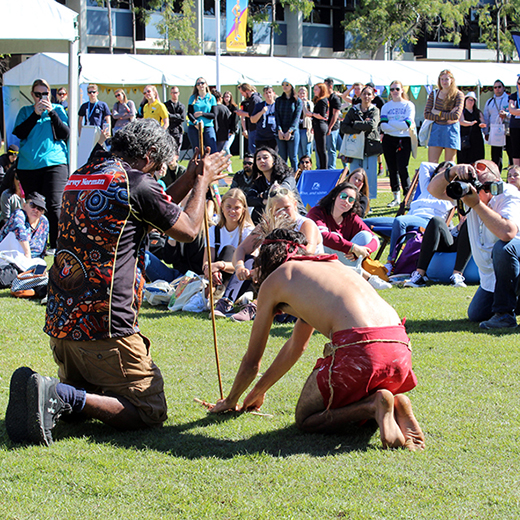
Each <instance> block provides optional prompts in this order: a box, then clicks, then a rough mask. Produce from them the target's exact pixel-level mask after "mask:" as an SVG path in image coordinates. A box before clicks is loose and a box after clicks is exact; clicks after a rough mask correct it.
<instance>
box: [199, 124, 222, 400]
mask: <svg viewBox="0 0 520 520" xmlns="http://www.w3.org/2000/svg"><path fill="white" fill-rule="evenodd" d="M198 130H199V147H200V148H199V149H200V157H201V158H202V157H204V153H205V150H204V123H203V122H202V121H201V122H199V123H198ZM204 231H205V234H206V256H207V258H208V273H209V275H208V279H209V308H210V314H211V325H212V327H213V346H214V348H215V361H216V363H217V375H218V386H219V390H220V398H221V399H224V390H223V389H222V376H221V374H220V360H219V355H218V346H217V326H216V320H215V308H214V306H213V274H212V272H211V248H210V246H209V224H208V208H207V205H206V201H204Z"/></svg>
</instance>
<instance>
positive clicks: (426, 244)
mask: <svg viewBox="0 0 520 520" xmlns="http://www.w3.org/2000/svg"><path fill="white" fill-rule="evenodd" d="M455 252H456V253H457V257H456V260H455V267H454V268H453V274H452V275H451V277H450V280H451V285H452V286H453V287H466V284H465V283H464V276H463V274H462V273H463V271H464V269H465V267H466V265H467V264H468V261H469V259H470V258H471V247H470V245H469V237H468V225H467V223H466V218H465V217H461V219H460V222H459V224H458V225H457V226H455V227H452V228H451V229H449V228H448V225H447V224H446V221H445V220H444V219H442V218H440V217H433V218H432V219H431V220H430V222H428V225H427V226H426V229H425V231H424V236H423V241H422V244H421V252H420V254H419V261H418V262H417V269H416V270H415V271H414V272H413V273H412V276H411V277H410V279H409V280H406V282H405V283H404V286H405V287H426V282H427V281H428V277H427V276H426V271H427V270H428V266H429V265H430V262H431V259H432V258H433V255H434V254H435V253H455Z"/></svg>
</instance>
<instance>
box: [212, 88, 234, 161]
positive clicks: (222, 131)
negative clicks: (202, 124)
mask: <svg viewBox="0 0 520 520" xmlns="http://www.w3.org/2000/svg"><path fill="white" fill-rule="evenodd" d="M212 94H213V95H214V96H215V99H216V101H217V104H216V105H215V106H214V107H212V109H211V111H212V112H213V114H215V123H214V124H215V135H216V138H217V151H219V152H220V151H221V150H223V149H224V146H225V144H226V141H227V140H228V136H229V125H230V124H231V117H232V116H231V112H230V110H229V108H228V107H227V106H226V105H223V104H222V94H221V93H220V92H219V91H218V90H213V91H212Z"/></svg>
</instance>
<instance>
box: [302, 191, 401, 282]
mask: <svg viewBox="0 0 520 520" xmlns="http://www.w3.org/2000/svg"><path fill="white" fill-rule="evenodd" d="M358 206H359V202H358V189H357V188H356V186H355V185H354V184H350V183H349V182H342V183H340V184H338V185H337V186H336V187H335V188H334V189H333V190H332V191H331V192H330V193H329V194H327V195H325V197H323V198H322V199H321V200H320V201H319V202H318V205H317V206H314V208H312V209H311V210H310V211H309V213H308V214H307V216H308V217H309V218H310V219H312V220H314V222H316V224H317V225H318V229H319V230H320V232H321V234H322V236H323V244H324V246H325V252H326V253H338V252H340V253H343V254H342V255H341V254H340V255H338V258H339V260H340V261H341V262H343V263H344V264H345V265H348V266H349V267H352V268H354V269H356V270H357V271H358V272H359V274H361V275H362V276H363V278H365V280H367V281H368V282H369V283H370V285H372V287H374V288H375V289H388V288H389V287H391V285H390V284H389V283H387V282H385V281H384V280H382V279H381V278H379V277H378V276H376V275H370V274H369V273H367V272H366V271H365V270H364V269H363V268H362V267H361V264H362V262H363V260H364V259H365V258H366V257H367V256H370V254H371V253H373V252H374V251H376V250H377V248H378V247H379V239H378V238H377V237H376V235H374V233H373V232H372V231H371V230H370V228H369V227H368V226H367V225H366V224H365V223H364V222H363V220H362V219H361V217H359V215H358Z"/></svg>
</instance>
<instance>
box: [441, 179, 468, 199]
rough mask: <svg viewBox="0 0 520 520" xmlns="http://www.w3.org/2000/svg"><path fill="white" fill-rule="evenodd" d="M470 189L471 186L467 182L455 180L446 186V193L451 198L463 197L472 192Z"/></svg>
mask: <svg viewBox="0 0 520 520" xmlns="http://www.w3.org/2000/svg"><path fill="white" fill-rule="evenodd" d="M470 191H471V188H470V185H469V184H468V183H467V182H461V181H453V182H450V183H449V184H448V186H446V195H448V197H450V199H455V200H458V199H461V198H462V197H464V196H466V195H467V194H468V193H470Z"/></svg>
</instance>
